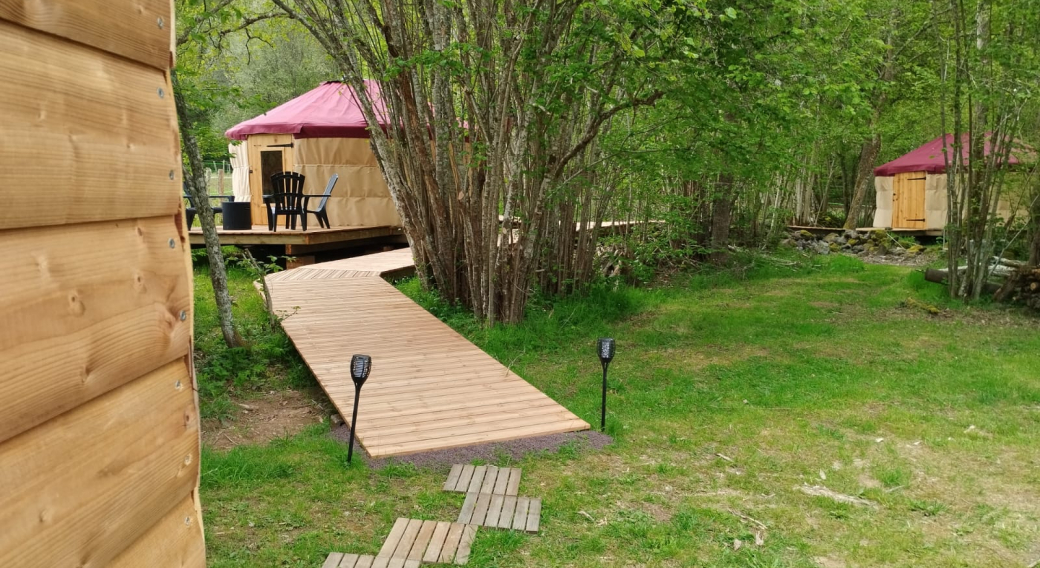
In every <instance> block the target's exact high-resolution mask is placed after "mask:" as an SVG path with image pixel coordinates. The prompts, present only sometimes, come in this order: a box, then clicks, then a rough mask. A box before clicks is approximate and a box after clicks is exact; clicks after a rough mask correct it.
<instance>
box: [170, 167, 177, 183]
mask: <svg viewBox="0 0 1040 568" xmlns="http://www.w3.org/2000/svg"><path fill="white" fill-rule="evenodd" d="M176 178H177V173H176V172H174V171H173V170H170V181H173V180H174V179H176Z"/></svg>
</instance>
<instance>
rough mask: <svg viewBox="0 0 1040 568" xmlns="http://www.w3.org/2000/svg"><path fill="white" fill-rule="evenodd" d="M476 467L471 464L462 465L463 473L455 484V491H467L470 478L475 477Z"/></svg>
mask: <svg viewBox="0 0 1040 568" xmlns="http://www.w3.org/2000/svg"><path fill="white" fill-rule="evenodd" d="M474 469H476V468H475V467H474V466H472V465H469V464H467V465H464V466H462V473H461V474H459V483H458V485H456V486H455V491H462V492H464V491H466V489H467V488H468V487H469V482H470V480H472V479H473V470H474Z"/></svg>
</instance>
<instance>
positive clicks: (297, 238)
mask: <svg viewBox="0 0 1040 568" xmlns="http://www.w3.org/2000/svg"><path fill="white" fill-rule="evenodd" d="M188 235H189V238H190V241H191V244H193V245H203V244H205V241H204V240H203V237H202V229H200V228H198V227H194V228H192V229H191V230H190V231H188ZM217 236H218V237H220V244H222V245H267V246H270V245H274V246H284V247H286V254H305V253H309V252H315V251H321V250H329V249H331V248H337V247H339V246H342V245H346V244H349V243H352V242H356V241H368V240H372V239H379V238H386V237H403V236H404V233H403V231H402V230H401V228H400V227H390V226H385V227H332V228H331V229H322V228H320V227H312V228H308V229H307V230H306V231H300V230H296V231H291V230H286V229H285V228H279V229H278V230H277V231H269V230H268V229H267V225H253V228H252V230H249V231H225V230H224V229H222V228H220V227H218V228H217Z"/></svg>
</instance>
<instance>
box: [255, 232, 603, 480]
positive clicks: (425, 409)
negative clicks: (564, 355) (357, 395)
mask: <svg viewBox="0 0 1040 568" xmlns="http://www.w3.org/2000/svg"><path fill="white" fill-rule="evenodd" d="M403 250H405V249H402V251H403ZM409 254H410V253H409V252H401V251H391V252H388V253H379V254H376V255H368V256H364V257H355V258H351V259H344V260H341V261H333V262H331V263H318V264H312V265H307V266H305V267H301V268H298V269H294V270H288V271H284V272H281V273H278V274H276V275H271V276H268V278H267V282H268V287H269V290H270V293H271V297H272V303H273V307H274V310H275V311H276V312H278V313H281V314H284V315H285V316H287V317H285V318H284V319H283V320H282V326H283V328H284V329H285V331H286V333H287V334H288V335H289V337H290V338H291V339H292V341H293V343H294V345H295V346H296V348H297V350H298V351H299V352H300V355H301V356H302V357H303V359H304V361H305V362H306V363H307V365H308V366H309V367H310V368H311V370H312V371H313V372H314V375H315V377H316V378H317V379H318V382H319V384H320V385H321V386H322V388H323V389H324V390H325V392H326V394H327V395H328V396H329V399H330V400H331V402H332V403H333V405H334V406H335V407H336V409H337V410H338V411H339V413H340V415H341V416H345V417H349V416H350V415H351V412H352V410H353V403H354V386H353V383H352V382H351V380H350V374H349V365H350V356H351V355H352V354H353V353H366V354H368V355H371V356H372V374H371V377H370V378H369V380H368V382H367V383H366V384H365V388H364V389H362V391H361V399H360V406H359V411H358V427H357V439H358V442H359V443H360V445H361V447H362V448H364V449H365V450H366V451H367V452H368V453H369V455H370V456H372V457H385V456H394V455H405V454H409V453H415V452H421V451H429V450H437V449H447V448H454V447H459V446H465V445H470V444H479V443H489V442H500V441H507V440H514V439H518V438H525V437H530V436H539V435H547V434H555V433H561V432H571V431H578V430H587V429H588V428H589V426H588V423H587V422H585V421H583V420H581V419H580V418H579V417H578V416H576V415H574V414H573V413H572V412H570V411H569V410H567V409H566V408H564V407H563V406H560V405H559V404H557V403H556V402H555V401H553V400H552V399H551V398H549V397H548V396H546V395H545V394H544V393H542V392H541V391H539V390H538V389H537V388H535V387H534V386H532V385H531V384H530V383H528V382H527V381H525V380H524V379H522V378H521V377H519V376H518V375H516V374H515V373H513V372H512V371H510V370H509V369H508V368H507V367H505V366H504V365H502V364H501V363H499V362H498V361H496V360H495V359H494V358H492V357H491V356H489V355H487V354H486V353H484V352H483V351H481V350H480V349H479V348H477V347H476V346H475V345H473V344H472V343H470V342H469V341H467V340H466V339H465V338H464V337H462V336H461V335H459V334H458V333H457V332H455V331H454V330H452V329H451V328H450V327H448V326H447V325H446V324H444V323H443V322H441V321H440V320H439V319H438V318H436V317H435V316H433V315H431V314H430V313H429V312H427V311H426V310H424V309H422V308H421V307H420V306H418V305H417V304H415V303H414V302H412V301H411V300H410V299H409V298H408V297H406V296H405V295H404V294H402V293H400V292H399V291H398V290H397V289H396V288H394V287H393V286H391V285H390V284H389V283H387V282H385V281H384V280H383V279H381V278H378V277H373V276H359V277H352V276H351V275H361V274H370V273H379V272H380V271H383V270H387V269H392V268H394V267H398V266H400V265H401V264H402V263H405V262H407V261H408V260H407V256H406V255H409ZM381 255H384V256H382V257H381V258H376V259H373V258H371V257H380V256H381ZM325 276H334V277H329V278H326V277H325ZM344 345H349V346H350V349H349V350H344V348H343V346H344ZM483 471H484V472H486V471H487V468H485V469H484V470H483ZM464 477H465V472H462V473H460V474H459V477H458V481H459V485H461V482H462V480H463V478H464ZM473 477H474V476H473V475H472V473H471V475H470V477H469V479H468V483H469V484H471V485H472V484H473V483H474V481H473ZM490 477H491V476H489V478H490ZM498 477H499V476H498V475H494V482H493V485H490V486H488V488H487V489H486V491H491V492H493V491H494V488H495V487H497V486H498V485H499V483H500V482H499V480H498ZM484 482H485V478H484V476H483V475H481V476H480V480H479V482H478V485H476V486H474V487H473V488H472V489H473V490H474V491H482V490H484V489H482V487H483V485H481V484H483V483H484ZM446 485H447V484H446ZM460 489H461V490H468V489H470V486H469V485H466V486H464V487H459V486H458V485H457V486H456V490H460Z"/></svg>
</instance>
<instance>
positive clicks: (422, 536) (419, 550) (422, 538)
mask: <svg viewBox="0 0 1040 568" xmlns="http://www.w3.org/2000/svg"><path fill="white" fill-rule="evenodd" d="M435 528H437V521H423V523H422V526H421V527H419V534H418V535H416V537H415V544H413V545H412V550H411V551H410V552H409V553H408V560H414V561H420V560H422V559H423V555H424V554H425V553H426V547H427V546H429V545H430V539H431V538H432V537H433V529H435Z"/></svg>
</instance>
